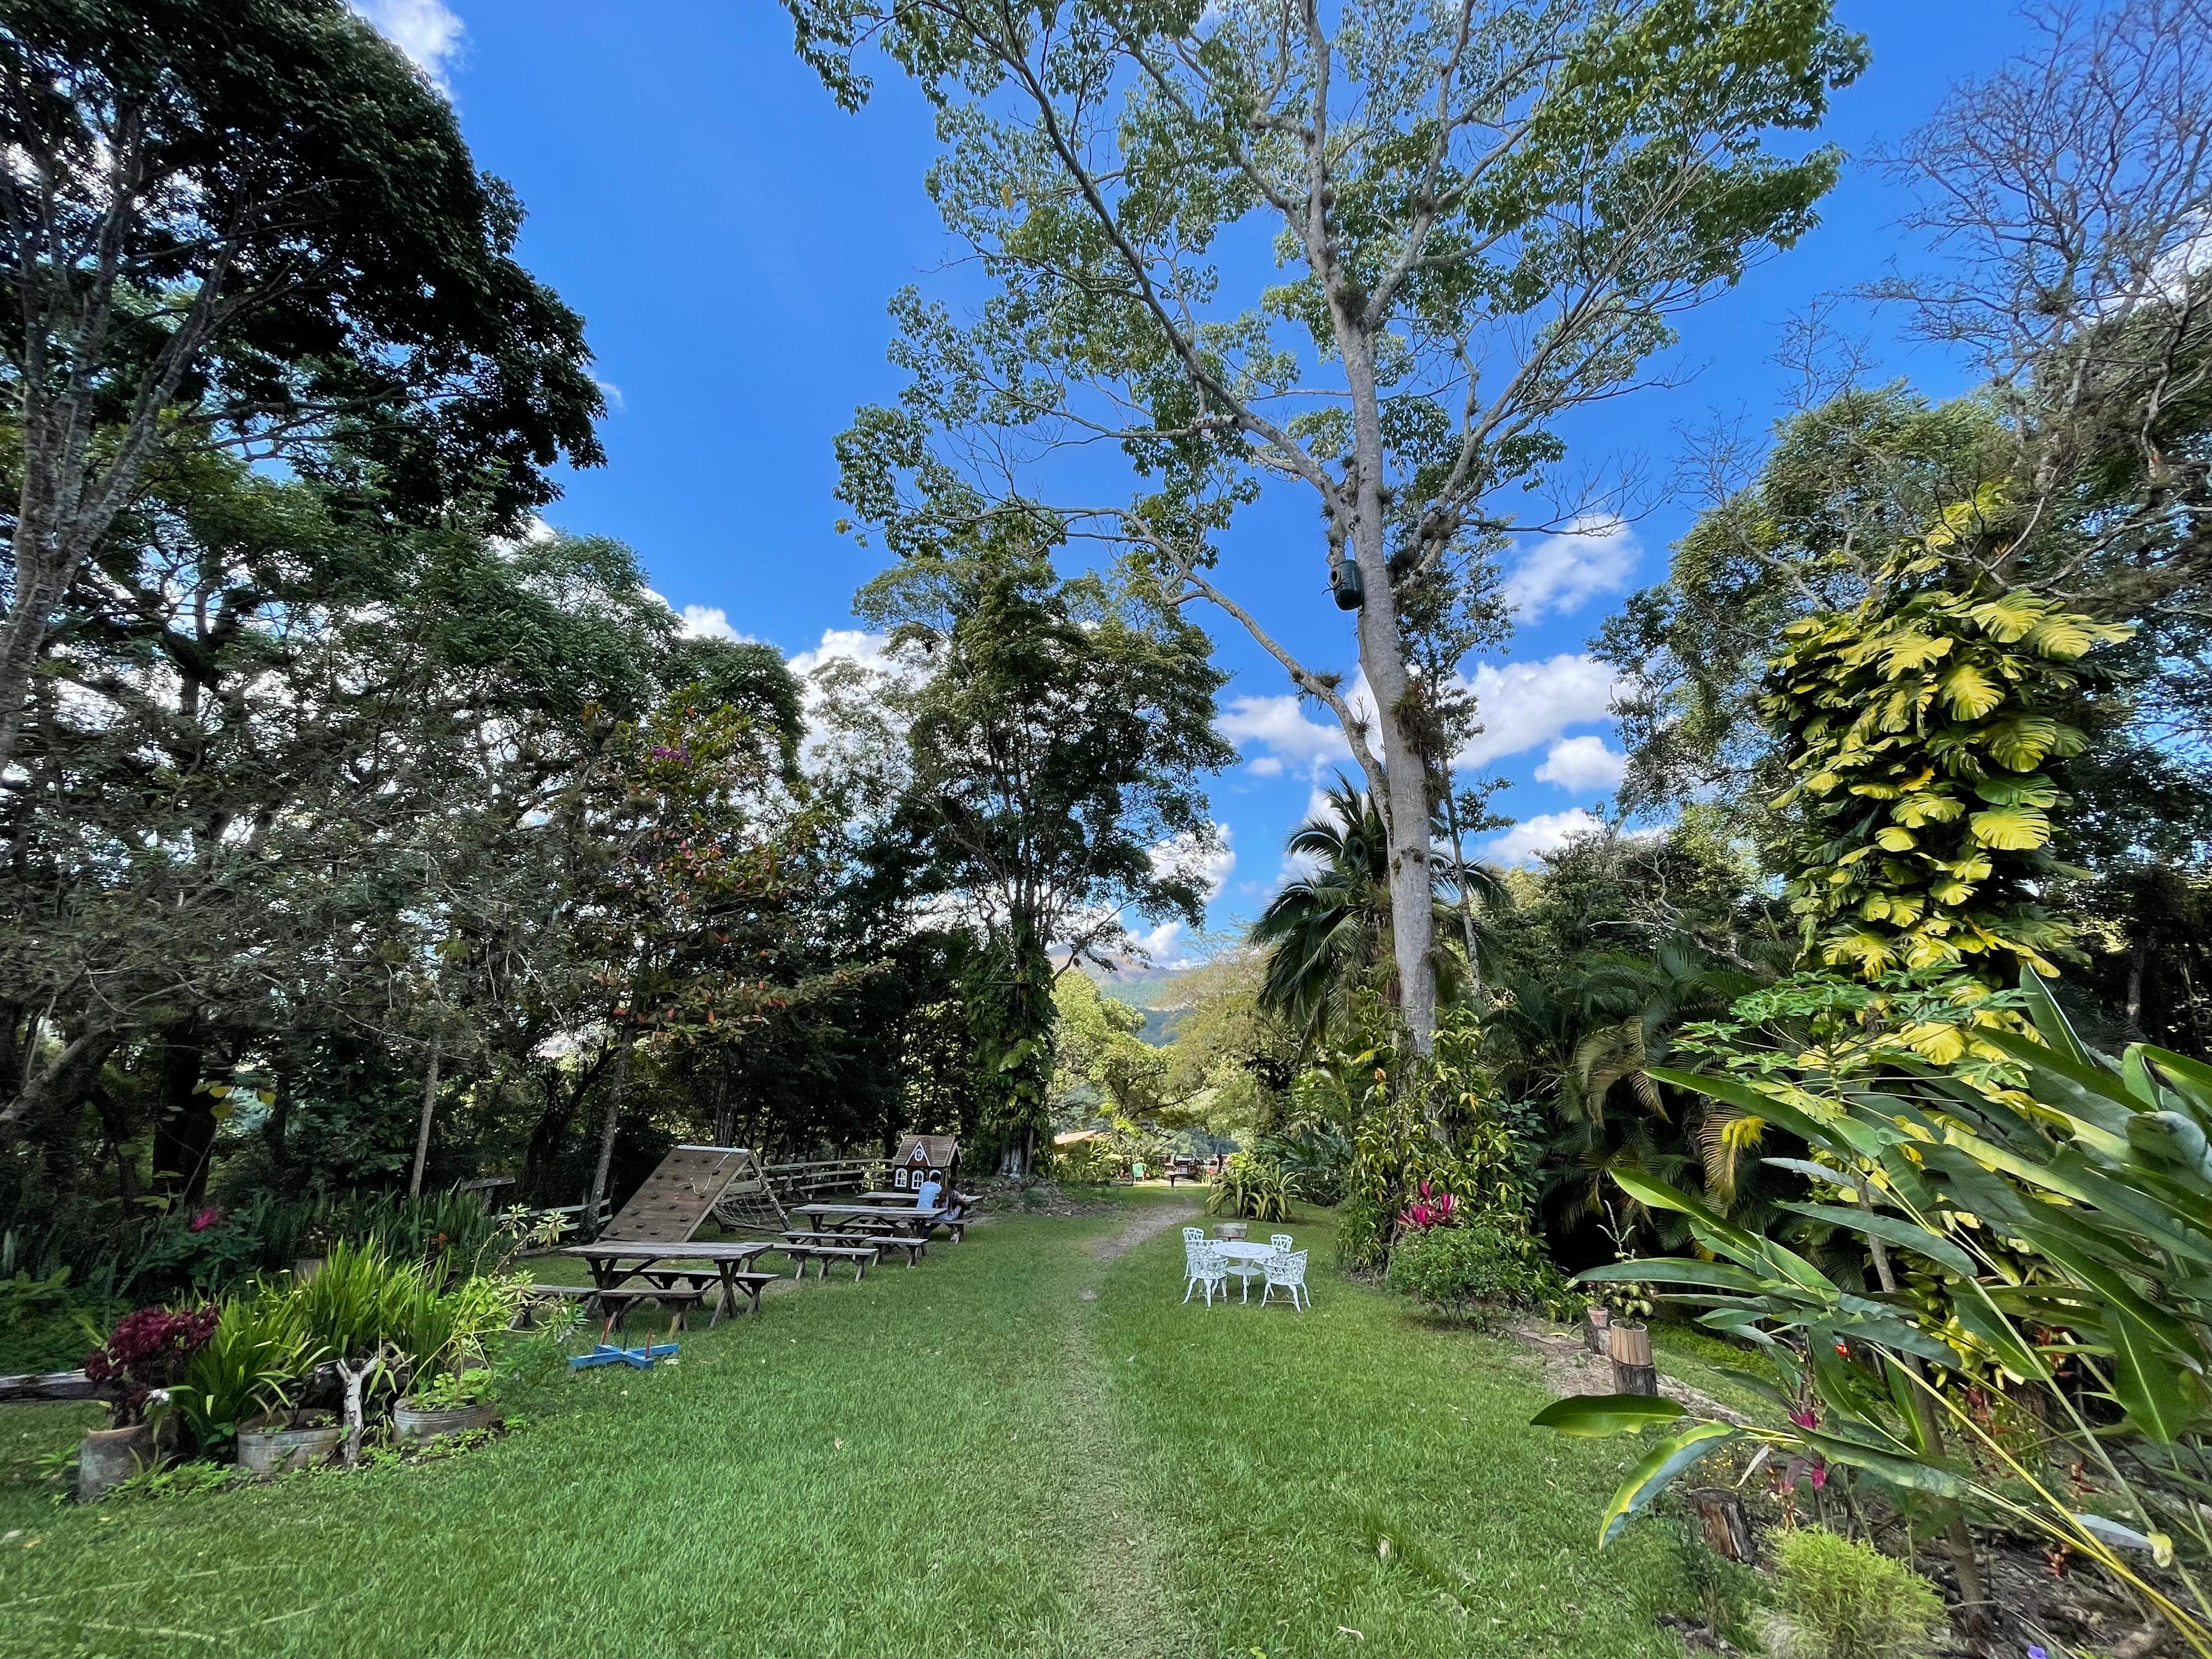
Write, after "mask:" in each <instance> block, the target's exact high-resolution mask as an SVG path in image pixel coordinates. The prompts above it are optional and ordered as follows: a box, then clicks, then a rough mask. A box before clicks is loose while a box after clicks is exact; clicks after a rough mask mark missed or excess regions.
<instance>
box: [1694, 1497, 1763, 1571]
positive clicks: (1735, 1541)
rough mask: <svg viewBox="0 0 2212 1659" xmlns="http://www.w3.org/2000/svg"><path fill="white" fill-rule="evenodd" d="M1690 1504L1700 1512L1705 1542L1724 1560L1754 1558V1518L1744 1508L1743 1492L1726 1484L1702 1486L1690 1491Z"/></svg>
mask: <svg viewBox="0 0 2212 1659" xmlns="http://www.w3.org/2000/svg"><path fill="white" fill-rule="evenodd" d="M1690 1507H1691V1508H1692V1509H1694V1510H1697V1512H1698V1526H1699V1529H1700V1530H1701V1531H1702V1532H1703V1533H1704V1534H1705V1543H1706V1546H1707V1547H1709V1548H1710V1549H1711V1551H1712V1552H1713V1553H1714V1554H1716V1555H1717V1556H1720V1557H1721V1558H1723V1559H1725V1560H1729V1561H1743V1562H1748V1561H1750V1560H1751V1559H1752V1556H1753V1553H1754V1548H1753V1543H1752V1540H1751V1522H1750V1520H1749V1518H1748V1517H1747V1516H1745V1514H1744V1512H1743V1494H1742V1493H1741V1492H1735V1491H1734V1490H1732V1489H1730V1488H1729V1487H1727V1486H1702V1487H1699V1489H1698V1490H1696V1491H1695V1492H1692V1493H1691V1494H1690Z"/></svg>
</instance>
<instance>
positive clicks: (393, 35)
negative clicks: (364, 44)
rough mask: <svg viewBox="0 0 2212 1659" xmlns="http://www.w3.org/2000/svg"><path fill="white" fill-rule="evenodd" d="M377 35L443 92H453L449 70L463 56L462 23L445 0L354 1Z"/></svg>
mask: <svg viewBox="0 0 2212 1659" xmlns="http://www.w3.org/2000/svg"><path fill="white" fill-rule="evenodd" d="M353 8H354V9H355V10H356V11H357V12H359V13H360V14H361V15H362V16H364V17H366V18H367V19H368V21H370V22H372V23H374V25H375V26H376V32H377V33H379V34H381V35H382V36H383V37H384V38H385V39H386V40H389V41H391V42H392V45H393V46H397V47H398V48H399V50H400V51H402V52H405V53H406V54H407V56H408V58H410V60H412V62H413V63H414V64H415V67H416V68H417V69H419V70H422V73H423V74H425V75H427V76H429V77H430V80H431V82H432V83H433V84H434V85H435V86H436V87H437V88H438V89H439V90H440V91H441V92H451V91H452V90H453V88H452V87H451V86H450V85H448V84H447V80H446V70H447V65H448V64H451V63H452V61H453V59H454V58H457V57H458V56H459V54H460V50H461V36H462V33H463V30H462V27H461V20H460V19H459V17H456V16H455V15H453V12H452V11H451V10H450V9H447V6H446V4H445V0H353Z"/></svg>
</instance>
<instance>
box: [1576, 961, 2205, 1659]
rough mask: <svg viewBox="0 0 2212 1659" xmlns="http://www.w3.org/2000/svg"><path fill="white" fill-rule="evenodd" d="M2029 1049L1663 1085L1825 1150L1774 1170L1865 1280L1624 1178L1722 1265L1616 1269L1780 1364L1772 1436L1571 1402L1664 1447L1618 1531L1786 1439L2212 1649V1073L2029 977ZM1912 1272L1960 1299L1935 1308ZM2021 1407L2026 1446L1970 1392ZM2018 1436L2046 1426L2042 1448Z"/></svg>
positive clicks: (1633, 1490)
mask: <svg viewBox="0 0 2212 1659" xmlns="http://www.w3.org/2000/svg"><path fill="white" fill-rule="evenodd" d="M2022 992H2023V997H2024V1000H2025V1003H2026V1006H2027V1008H2028V1010H2029V1011H2030V1012H2031V1015H2032V1018H2033V1026H2034V1035H2033V1036H2027V1035H2023V1034H2020V1033H2016V1032H2011V1031H2004V1030H1984V1032H1982V1033H1981V1034H1980V1035H1981V1036H1982V1037H1983V1038H1984V1040H1986V1041H1987V1042H1990V1043H1992V1044H1995V1045H1996V1047H1997V1048H2000V1049H2001V1050H2002V1051H2003V1052H2004V1053H2005V1054H2007V1055H2008V1058H2009V1060H2010V1061H2011V1066H2010V1070H2009V1073H2008V1074H2007V1073H1998V1074H1990V1073H1978V1074H1977V1076H1976V1077H1975V1078H1974V1079H1972V1080H1971V1081H1970V1080H1968V1079H1966V1078H1963V1077H1961V1076H1960V1075H1959V1074H1958V1073H1954V1072H1952V1071H1948V1070H1943V1069H1939V1068H1936V1067H1932V1066H1914V1065H1912V1064H1911V1063H1910V1062H1909V1061H1908V1062H1905V1063H1903V1064H1901V1065H1899V1066H1897V1067H1895V1068H1893V1070H1892V1071H1891V1072H1890V1073H1888V1074H1887V1075H1865V1074H1859V1075H1844V1076H1831V1077H1827V1078H1823V1077H1821V1076H1820V1075H1817V1074H1807V1073H1799V1074H1797V1075H1796V1076H1794V1077H1790V1078H1789V1079H1786V1080H1785V1079H1782V1078H1781V1077H1780V1076H1778V1075H1771V1076H1768V1077H1765V1078H1752V1079H1746V1078H1741V1077H1736V1078H1724V1077H1717V1076H1707V1075H1699V1074H1697V1073H1686V1072H1663V1071H1662V1072H1660V1073H1655V1074H1656V1075H1660V1076H1662V1078H1663V1079H1664V1080H1665V1081H1667V1082H1668V1083H1670V1084H1674V1085H1677V1086H1679V1087H1681V1088H1684V1089H1690V1090H1698V1091H1705V1092H1706V1093H1708V1094H1710V1095H1712V1096H1713V1097H1716V1098H1718V1099H1720V1100H1723V1101H1724V1102H1726V1103H1728V1104H1729V1105H1730V1106H1732V1107H1734V1108H1735V1109H1738V1110H1740V1111H1741V1112H1743V1113H1744V1114H1746V1115H1747V1116H1756V1117H1758V1118H1760V1119H1763V1120H1765V1121H1771V1122H1772V1123H1774V1124H1775V1125H1777V1126H1778V1127H1781V1128H1783V1129H1784V1130H1787V1131H1788V1132H1790V1133H1792V1134H1794V1135H1796V1137H1798V1138H1799V1139H1802V1140H1803V1141H1804V1143H1805V1144H1806V1146H1807V1147H1808V1149H1809V1152H1810V1156H1809V1157H1808V1158H1783V1159H1771V1160H1770V1162H1775V1163H1779V1164H1784V1165H1786V1166H1787V1167H1789V1168H1790V1169H1792V1170H1795V1171H1796V1172H1797V1173H1798V1174H1800V1175H1802V1176H1804V1177H1806V1179H1807V1180H1808V1182H1810V1183H1811V1188H1812V1196H1811V1197H1810V1198H1808V1200H1806V1201H1803V1202H1801V1203H1797V1204H1796V1205H1794V1206H1791V1207H1792V1208H1794V1209H1795V1210H1796V1212H1798V1213H1799V1214H1801V1215H1802V1216H1803V1217H1805V1218H1806V1219H1807V1220H1808V1222H1809V1223H1811V1224H1814V1225H1817V1226H1820V1227H1825V1228H1828V1229H1832V1230H1834V1231H1836V1232H1838V1233H1840V1234H1842V1235H1844V1236H1847V1237H1855V1238H1856V1239H1857V1241H1858V1243H1860V1245H1861V1246H1862V1248H1863V1252H1864V1258H1865V1268H1864V1270H1863V1271H1862V1272H1846V1273H1841V1274H1838V1273H1832V1272H1829V1271H1825V1270H1823V1268H1822V1267H1820V1266H1818V1265H1816V1264H1815V1263H1814V1261H1812V1260H1811V1259H1810V1257H1809V1256H1808V1255H1805V1254H1802V1253H1800V1252H1799V1251H1797V1250H1794V1249H1790V1247H1789V1246H1787V1245H1785V1244H1784V1243H1781V1242H1780V1241H1779V1240H1778V1239H1776V1238H1773V1237H1767V1236H1765V1235H1762V1234H1757V1233H1753V1232H1749V1231H1746V1230H1744V1229H1742V1228H1740V1227H1737V1226H1735V1225H1732V1224H1731V1223H1729V1222H1728V1221H1727V1220H1725V1219H1723V1218H1721V1217H1720V1216H1718V1215H1716V1214H1714V1213H1713V1212H1711V1211H1710V1210H1708V1209H1706V1208H1705V1206H1702V1205H1701V1204H1699V1202H1698V1201H1697V1200H1694V1199H1692V1198H1691V1197H1689V1196H1687V1195H1686V1194H1682V1193H1680V1192H1677V1191H1675V1190H1674V1189H1673V1188H1669V1187H1667V1186H1665V1185H1663V1184H1662V1183H1661V1182H1656V1181H1652V1180H1650V1179H1648V1178H1646V1177H1644V1176H1639V1175H1637V1174H1634V1173H1632V1172H1629V1171H1620V1172H1619V1173H1617V1174H1616V1176H1615V1177H1614V1178H1615V1179H1616V1180H1617V1181H1619V1182H1620V1185H1621V1187H1622V1188H1624V1189H1625V1190H1626V1191H1627V1192H1628V1193H1629V1194H1631V1195H1632V1197H1634V1198H1635V1199H1637V1200H1638V1201H1640V1202H1642V1203H1644V1204H1648V1205H1651V1206H1656V1207H1659V1208H1663V1209H1667V1210H1671V1211H1674V1212H1678V1213H1680V1214H1681V1215H1682V1216H1684V1217H1685V1218H1686V1219H1687V1221H1688V1224H1689V1227H1690V1231H1691V1232H1692V1235H1693V1236H1694V1237H1695V1238H1696V1240H1697V1242H1698V1243H1699V1246H1701V1247H1702V1249H1703V1250H1704V1251H1705V1252H1706V1253H1707V1255H1705V1256H1701V1257H1699V1258H1687V1257H1685V1258H1679V1259H1673V1260H1665V1261H1637V1262H1632V1263H1622V1264H1620V1265H1618V1266H1613V1267H1600V1268H1596V1269H1594V1270H1593V1271H1592V1272H1590V1273H1586V1274H1584V1275H1583V1278H1584V1279H1615V1278H1621V1277H1629V1278H1633V1279H1638V1280H1641V1281H1644V1282H1646V1283H1657V1284H1659V1285H1662V1286H1668V1287H1672V1294H1671V1295H1670V1297H1669V1299H1670V1300H1674V1301H1677V1302H1684V1303H1688V1304H1692V1305H1697V1306H1701V1307H1703V1308H1705V1312H1704V1313H1703V1314H1702V1316H1700V1322H1702V1323H1704V1324H1705V1325H1707V1326H1710V1327H1711V1328H1716V1329H1717V1330H1720V1331H1723V1332H1726V1333H1728V1334H1732V1335H1735V1336H1736V1337H1739V1338H1741V1339H1742V1340H1745V1341H1746V1342H1747V1343H1748V1344H1749V1345H1751V1346H1752V1347H1753V1349H1755V1350H1756V1351H1758V1352H1759V1353H1760V1354H1762V1355H1763V1356H1764V1357H1765V1360H1766V1361H1767V1369H1766V1371H1765V1374H1764V1375H1759V1376H1748V1375H1747V1376H1745V1377H1744V1379H1743V1380H1744V1381H1746V1382H1747V1383H1750V1384H1752V1385H1753V1386H1754V1387H1756V1388H1757V1389H1759V1392H1760V1393H1761V1394H1762V1395H1765V1397H1766V1398H1767V1399H1769V1400H1770V1401H1772V1402H1773V1404H1774V1406H1775V1410H1774V1411H1773V1413H1771V1421H1768V1422H1765V1423H1760V1424H1753V1425H1748V1426H1747V1425H1738V1424H1735V1423H1731V1422H1723V1421H1717V1420H1705V1419H1692V1420H1690V1421H1689V1422H1687V1423H1686V1424H1684V1423H1683V1422H1681V1421H1680V1419H1682V1418H1683V1416H1684V1413H1682V1412H1681V1411H1680V1408H1679V1407H1674V1405H1673V1404H1672V1402H1670V1401H1656V1400H1647V1399H1641V1398H1630V1397H1619V1398H1615V1397H1607V1396H1600V1397H1592V1398H1588V1399H1580V1400H1564V1401H1557V1402H1555V1403H1554V1404H1553V1405H1552V1406H1551V1407H1547V1408H1546V1410H1545V1411H1544V1412H1543V1413H1540V1414H1539V1416H1538V1418H1537V1419H1536V1420H1537V1421H1538V1422H1539V1423H1540V1424H1542V1425H1546V1426H1548V1427H1552V1428H1556V1429H1560V1430H1564V1431H1566V1432H1569V1433H1573V1434H1581V1435H1608V1434H1618V1433H1624V1432H1630V1431H1636V1430H1639V1429H1643V1428H1646V1427H1649V1426H1650V1425H1654V1424H1664V1425H1667V1426H1668V1430H1669V1432H1668V1434H1667V1435H1666V1436H1665V1437H1663V1438H1662V1440H1661V1441H1660V1442H1659V1443H1658V1444H1657V1445H1656V1446H1655V1447H1654V1448H1653V1449H1651V1451H1650V1454H1649V1455H1647V1456H1646V1457H1645V1458H1644V1460H1643V1462H1641V1463H1640V1464H1639V1465H1638V1467H1637V1468H1636V1469H1635V1470H1634V1471H1633V1472H1632V1474H1631V1475H1630V1477H1629V1479H1628V1480H1627V1481H1626V1483H1625V1484H1624V1485H1623V1486H1622V1487H1621V1489H1620V1492H1618V1493H1617V1494H1616V1495H1615V1497H1614V1499H1613V1504H1612V1506H1611V1508H1610V1509H1609V1510H1608V1511H1607V1516H1606V1518H1605V1521H1604V1523H1603V1526H1602V1528H1601V1541H1607V1540H1610V1539H1611V1538H1612V1537H1613V1536H1614V1535H1615V1534H1617V1533H1618V1532H1619V1531H1620V1528H1621V1527H1622V1526H1624V1525H1625V1524H1626V1522H1627V1521H1628V1520H1629V1519H1630V1517H1632V1516H1634V1515H1635V1514H1636V1513H1637V1512H1638V1511H1639V1510H1642V1509H1643V1508H1644V1506H1645V1505H1646V1504H1649V1503H1650V1501H1651V1499H1652V1498H1654V1497H1655V1496H1656V1494H1657V1493H1658V1492H1661V1491H1662V1490H1663V1489H1664V1488H1665V1487H1666V1486H1667V1485H1668V1483H1669V1482H1670V1481H1672V1480H1674V1479H1675V1478H1676V1477H1677V1476H1679V1475H1680V1474H1681V1473H1682V1472H1683V1471H1684V1470H1686V1469H1687V1468H1691V1467H1692V1466H1694V1465H1695V1464H1697V1463H1698V1462H1701V1461H1702V1460H1704V1459H1705V1458H1706V1457H1708V1456H1711V1455H1712V1454H1714V1453H1715V1452H1717V1451H1720V1450H1722V1449H1724V1448H1728V1447H1730V1446H1732V1445H1738V1444H1741V1443H1745V1442H1756V1443H1765V1445H1767V1446H1770V1447H1772V1448H1774V1449H1776V1450H1777V1451H1778V1452H1779V1453H1781V1454H1782V1455H1784V1457H1785V1458H1786V1459H1794V1460H1796V1467H1798V1468H1803V1469H1806V1470H1808V1471H1810V1472H1811V1473H1812V1474H1814V1477H1815V1478H1816V1479H1818V1478H1819V1477H1820V1476H1821V1475H1822V1474H1824V1473H1825V1472H1826V1471H1827V1470H1828V1469H1829V1468H1831V1467H1832V1466H1840V1467H1841V1468H1844V1469H1845V1470H1849V1471H1852V1472H1854V1474H1856V1475H1857V1476H1859V1477H1862V1478H1863V1479H1865V1480H1869V1481H1872V1482H1874V1483H1875V1484H1878V1485H1881V1486H1887V1487H1889V1488H1890V1489H1892V1491H1893V1492H1894V1493H1895V1494H1896V1495H1898V1496H1899V1498H1910V1499H1911V1501H1914V1502H1917V1503H1920V1504H1927V1503H1929V1502H1931V1501H1932V1502H1933V1503H1934V1504H1936V1505H1937V1506H1939V1507H1952V1508H1954V1510H1959V1509H1962V1510H1967V1511H1973V1512H1978V1513H1979V1514H1982V1515H1984V1516H1990V1517H1993V1518H1996V1519H1999V1520H2002V1521H2004V1522H2008V1523H2010V1524H2012V1525H2014V1526H2015V1527H2018V1528H2024V1529H2027V1530H2030V1531H2033V1532H2035V1533H2038V1534H2041V1535H2042V1536H2043V1537H2045V1539H2046V1540H2048V1541H2050V1542H2051V1543H2053V1544H2056V1545H2063V1546H2065V1547H2067V1548H2069V1549H2070V1550H2072V1551H2073V1552H2075V1553H2076V1554H2078V1555H2079V1556H2080V1557H2081V1558H2083V1559H2086V1560H2087V1561H2088V1562H2091V1563H2093V1564H2094V1565H2096V1566H2097V1567H2099V1568H2100V1569H2102V1570H2103V1571H2105V1572H2106V1573H2108V1574H2109V1575H2111V1576H2112V1577H2114V1578H2115V1579H2118V1580H2119V1581H2120V1582H2121V1583H2124V1584H2125V1585H2126V1586H2127V1587H2128V1589H2130V1590H2131V1591H2132V1592H2133V1593H2134V1594H2135V1595H2136V1597H2137V1598H2139V1599H2140V1600H2141V1601H2142V1603H2143V1604H2144V1605H2146V1606H2147V1607H2150V1608H2152V1609H2154V1611H2155V1612H2156V1613H2159V1614H2160V1616H2162V1617H2163V1618H2164V1619H2165V1620H2166V1621H2167V1622H2168V1623H2169V1624H2171V1625H2172V1627H2173V1629H2174V1630H2175V1632H2177V1633H2178V1635H2179V1638H2180V1639H2181V1640H2183V1641H2184V1642H2185V1643H2186V1644H2188V1647H2189V1650H2191V1651H2192V1652H2194V1653H2197V1654H2199V1655H2212V1595H2208V1589H2207V1583H2206V1580H2205V1577H2203V1575H2204V1573H2205V1571H2206V1570H2207V1566H2208V1564H2212V1067H2208V1066H2204V1065H2203V1064H2201V1063H2199V1062H2197V1061H2195V1060H2190V1059H2187V1058H2185V1056H2183V1055H2180V1054H2172V1053H2169V1052H2167V1051H2166V1050H2164V1049H2160V1048H2153V1047H2151V1046H2149V1045H2148V1044H2142V1043H2138V1044H2136V1045H2134V1046H2132V1047H2130V1048H2129V1049H2128V1050H2127V1051H2126V1053H2125V1054H2124V1055H2123V1056H2121V1057H2120V1058H2119V1059H2118V1060H2112V1059H2110V1058H2108V1057H2106V1056H2104V1055H2102V1054H2097V1053H2094V1052H2093V1051H2092V1050H2090V1049H2089V1048H2087V1047H2086V1046H2085V1045H2084V1044H2083V1043H2082V1042H2081V1041H2080V1039H2079V1038H2078V1037H2077V1036H2075V1033H2074V1031H2073V1030H2072V1029H2071V1028H2070V1027H2069V1024H2067V1022H2066V1020H2065V1018H2064V1017H2063V1015H2062V1014H2061V1013H2060V1012H2059V1010H2058V1008H2057V1006H2056V1005H2055V1004H2054V1003H2053V1002H2052V1001H2051V998H2050V996H2049V994H2048V991H2047V989H2046V987H2045V986H2044V984H2043V982H2042V981H2039V980H2038V979H2036V978H2035V977H2034V976H2033V975H2023V983H2022ZM1910 1275H1917V1276H1920V1277H1923V1278H1929V1279H1933V1280H1934V1281H1935V1283H1936V1285H1938V1286H1939V1287H1940V1291H1941V1295H1940V1297H1936V1299H1935V1302H1934V1304H1933V1305H1934V1307H1935V1309H1936V1311H1932V1312H1931V1311H1930V1305H1931V1304H1930V1302H1929V1298H1928V1297H1924V1296H1920V1295H1917V1294H1915V1293H1913V1291H1911V1290H1910V1289H1909V1288H1908V1287H1907V1285H1906V1279H1907V1278H1908V1276H1910ZM1966 1380H1974V1381H1977V1382H1978V1383H1980V1384H1981V1385H1983V1387H1984V1388H1985V1389H1990V1390H1995V1391H1996V1392H1999V1393H2002V1394H2005V1395H2012V1396H2014V1397H2016V1398H2019V1399H2021V1401H2023V1402H2024V1403H2026V1404H2027V1405H2028V1407H2030V1409H2028V1410H2027V1411H2025V1412H2021V1413H2015V1414H2014V1419H2015V1420H2014V1421H2013V1422H2012V1424H2011V1425H2010V1426H2008V1427H2000V1425H1998V1424H1997V1423H1996V1421H1995V1420H1994V1419H1992V1418H1991V1416H1990V1413H1986V1412H1981V1411H1978V1410H1976V1409H1975V1408H1974V1401H1973V1399H1972V1395H1970V1394H1969V1391H1968V1390H1967V1389H1966V1388H1964V1387H1962V1386H1961V1383H1962V1382H1964V1381H1966ZM2022 1425H2032V1426H2027V1427H2023V1426H2022Z"/></svg>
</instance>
